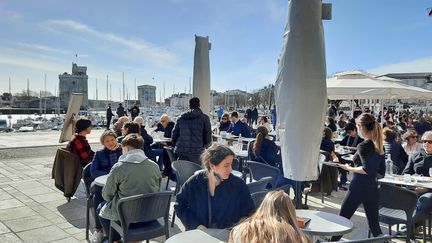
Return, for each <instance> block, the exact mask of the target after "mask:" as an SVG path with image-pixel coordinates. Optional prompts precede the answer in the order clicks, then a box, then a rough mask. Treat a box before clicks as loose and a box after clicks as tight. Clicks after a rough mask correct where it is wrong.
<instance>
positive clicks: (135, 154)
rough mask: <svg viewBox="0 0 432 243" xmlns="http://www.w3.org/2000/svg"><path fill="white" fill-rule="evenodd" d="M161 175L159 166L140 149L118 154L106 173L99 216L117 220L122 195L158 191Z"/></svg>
mask: <svg viewBox="0 0 432 243" xmlns="http://www.w3.org/2000/svg"><path fill="white" fill-rule="evenodd" d="M161 180H162V177H161V172H160V170H159V166H158V165H157V164H156V163H155V162H153V161H151V160H150V159H148V158H147V157H146V156H145V155H144V152H143V151H142V150H141V149H134V150H131V151H129V152H128V153H126V154H123V155H122V156H120V158H119V160H118V162H117V163H116V164H114V166H113V167H112V168H111V171H110V173H109V174H108V178H107V182H106V184H105V186H104V187H103V189H102V197H103V198H104V199H105V201H106V202H107V203H106V204H105V205H104V206H103V207H102V209H101V211H100V213H99V216H101V217H102V218H105V219H110V220H119V217H118V213H117V203H118V201H119V199H121V198H123V197H128V196H133V195H138V194H144V193H151V192H158V191H159V188H160V183H161Z"/></svg>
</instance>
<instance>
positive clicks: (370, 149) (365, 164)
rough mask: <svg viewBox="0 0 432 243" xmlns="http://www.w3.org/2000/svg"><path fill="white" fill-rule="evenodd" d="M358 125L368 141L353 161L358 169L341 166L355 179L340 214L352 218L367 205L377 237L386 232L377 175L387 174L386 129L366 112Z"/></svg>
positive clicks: (368, 217)
mask: <svg viewBox="0 0 432 243" xmlns="http://www.w3.org/2000/svg"><path fill="white" fill-rule="evenodd" d="M357 126H358V127H359V129H358V131H359V133H360V134H361V135H362V137H364V139H365V140H364V141H363V142H362V143H360V144H359V145H358V146H357V152H356V153H355V154H354V158H353V162H354V164H355V166H354V167H352V166H351V165H350V164H341V165H340V168H342V169H344V170H346V171H350V172H353V179H352V181H351V184H350V187H349V190H348V193H347V194H346V196H345V199H344V201H343V203H342V206H341V211H340V215H341V216H343V217H345V218H347V219H350V218H351V217H352V216H353V215H354V213H355V211H356V210H357V208H358V207H359V206H360V204H363V208H364V210H365V213H366V217H367V220H368V224H369V229H370V230H371V232H372V234H373V236H378V235H380V234H382V231H381V228H380V225H379V220H378V208H379V192H378V182H377V176H378V174H384V172H385V159H384V149H383V148H384V146H383V139H382V131H381V130H382V129H381V125H380V124H379V123H378V122H377V121H376V120H375V117H374V116H373V115H371V114H368V113H363V114H362V115H360V117H359V118H357ZM341 237H342V236H334V237H333V238H332V241H338V240H339V239H340V238H341Z"/></svg>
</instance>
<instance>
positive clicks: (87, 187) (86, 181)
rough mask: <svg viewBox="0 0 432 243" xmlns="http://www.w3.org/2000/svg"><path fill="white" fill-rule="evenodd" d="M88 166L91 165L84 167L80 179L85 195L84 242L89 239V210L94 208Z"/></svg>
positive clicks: (91, 180) (91, 179)
mask: <svg viewBox="0 0 432 243" xmlns="http://www.w3.org/2000/svg"><path fill="white" fill-rule="evenodd" d="M90 166H91V164H88V165H86V166H85V167H84V169H83V172H82V179H81V180H82V181H83V183H84V189H85V193H86V240H88V239H89V227H90V209H91V208H94V207H95V205H94V203H93V193H92V192H91V191H90V185H91V184H92V182H93V181H94V179H93V177H92V176H91V174H90Z"/></svg>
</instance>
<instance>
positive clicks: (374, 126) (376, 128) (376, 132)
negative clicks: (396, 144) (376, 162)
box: [357, 113, 384, 155]
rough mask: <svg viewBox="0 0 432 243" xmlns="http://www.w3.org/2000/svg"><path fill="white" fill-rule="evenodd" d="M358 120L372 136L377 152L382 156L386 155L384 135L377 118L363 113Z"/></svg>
mask: <svg viewBox="0 0 432 243" xmlns="http://www.w3.org/2000/svg"><path fill="white" fill-rule="evenodd" d="M357 119H358V123H360V124H361V125H362V127H364V128H365V129H366V131H367V132H368V134H370V139H371V140H372V142H373V143H374V145H375V150H376V151H377V152H378V153H379V154H380V155H383V154H384V145H383V134H382V128H381V124H379V123H378V122H377V121H376V120H375V117H374V116H372V115H371V114H369V113H363V114H362V115H360V117H359V118H357Z"/></svg>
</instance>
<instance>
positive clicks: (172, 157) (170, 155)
mask: <svg viewBox="0 0 432 243" xmlns="http://www.w3.org/2000/svg"><path fill="white" fill-rule="evenodd" d="M163 148H164V149H165V150H166V152H167V154H168V158H169V160H170V162H171V164H172V163H174V161H176V160H177V157H176V156H175V154H174V148H173V147H171V146H164V147H163ZM169 181H170V177H169V176H167V183H166V186H165V190H168V185H169Z"/></svg>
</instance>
